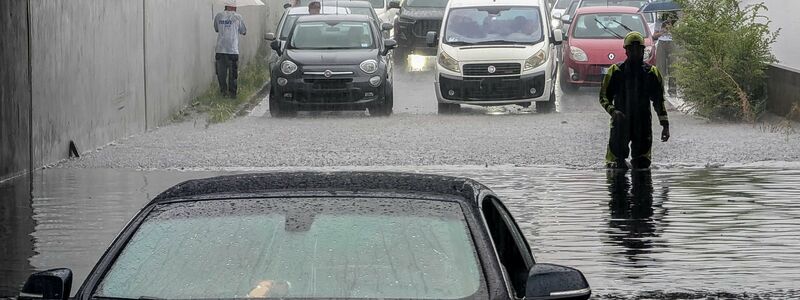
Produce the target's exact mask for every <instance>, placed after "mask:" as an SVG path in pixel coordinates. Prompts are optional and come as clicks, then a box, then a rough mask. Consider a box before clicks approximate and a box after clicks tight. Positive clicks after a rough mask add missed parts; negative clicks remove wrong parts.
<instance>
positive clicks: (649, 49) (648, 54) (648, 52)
mask: <svg viewBox="0 0 800 300" xmlns="http://www.w3.org/2000/svg"><path fill="white" fill-rule="evenodd" d="M652 56H653V47H652V46H647V47H645V48H644V60H645V61H647V60H650V58H651V57H652Z"/></svg>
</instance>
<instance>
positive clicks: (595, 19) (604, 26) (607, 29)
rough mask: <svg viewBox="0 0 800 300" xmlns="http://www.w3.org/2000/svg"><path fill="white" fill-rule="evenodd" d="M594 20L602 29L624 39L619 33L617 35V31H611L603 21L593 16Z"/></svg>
mask: <svg viewBox="0 0 800 300" xmlns="http://www.w3.org/2000/svg"><path fill="white" fill-rule="evenodd" d="M594 21H595V22H597V24H600V26H603V29H604V30H605V31H606V32H610V33H611V34H613V35H616V36H617V37H618V38H621V39H624V37H622V36H621V35H619V33H617V32H616V31H613V30H611V29H610V28H608V27H606V25H604V24H603V22H600V20H598V19H597V18H594Z"/></svg>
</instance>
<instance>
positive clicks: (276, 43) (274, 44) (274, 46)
mask: <svg viewBox="0 0 800 300" xmlns="http://www.w3.org/2000/svg"><path fill="white" fill-rule="evenodd" d="M281 46H282V45H281V41H280V40H273V41H272V42H270V43H269V47H270V48H272V50H275V52H277V53H278V55H282V54H283V53H281Z"/></svg>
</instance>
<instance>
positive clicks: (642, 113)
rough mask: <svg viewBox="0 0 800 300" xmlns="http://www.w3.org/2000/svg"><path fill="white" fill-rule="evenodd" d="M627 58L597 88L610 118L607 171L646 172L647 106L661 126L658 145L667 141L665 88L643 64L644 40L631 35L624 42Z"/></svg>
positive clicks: (650, 136)
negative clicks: (651, 106) (639, 170)
mask: <svg viewBox="0 0 800 300" xmlns="http://www.w3.org/2000/svg"><path fill="white" fill-rule="evenodd" d="M624 47H625V53H626V54H627V56H628V58H627V59H626V60H625V62H623V63H621V64H619V65H612V66H611V67H610V68H609V69H608V72H607V73H606V75H605V77H604V78H603V84H602V86H601V88H600V105H602V106H603V109H604V110H605V111H606V112H607V113H608V114H609V115H611V136H610V138H609V141H608V150H607V152H606V167H608V168H614V169H627V168H629V165H628V164H627V163H626V161H625V160H626V159H627V158H628V155H629V154H630V158H631V162H630V166H632V167H633V168H634V169H647V168H649V167H650V163H651V161H652V151H651V149H652V144H653V129H652V119H651V118H652V116H651V114H650V103H651V102H652V105H653V108H654V109H655V111H656V114H657V115H658V120H659V123H660V124H661V127H662V131H661V141H662V142H666V141H668V140H669V137H670V134H669V119H668V118H667V110H666V108H665V107H664V85H663V84H662V82H663V81H662V78H661V74H660V73H659V71H658V68H656V67H655V66H651V65H648V64H646V63H644V51H645V45H644V37H643V36H642V34H641V33H639V32H635V31H632V32H630V33H628V34H627V35H626V36H625V39H624Z"/></svg>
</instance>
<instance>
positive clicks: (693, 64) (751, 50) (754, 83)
mask: <svg viewBox="0 0 800 300" xmlns="http://www.w3.org/2000/svg"><path fill="white" fill-rule="evenodd" d="M678 1H679V2H680V3H681V4H682V6H683V15H682V16H681V17H680V19H679V20H678V22H677V23H676V26H675V28H674V29H673V37H674V39H675V41H676V42H677V43H678V45H679V47H680V48H681V51H679V52H678V53H677V55H678V57H677V59H675V60H674V62H675V63H674V65H673V67H674V69H675V77H676V79H677V80H678V85H679V86H680V88H681V91H682V92H683V94H684V96H685V100H686V102H687V103H688V104H689V105H691V106H693V108H694V109H695V111H696V112H697V113H698V114H700V115H702V116H705V117H708V118H711V119H714V120H736V121H740V120H744V121H749V122H752V121H754V120H756V119H757V118H758V117H759V116H760V115H761V114H762V113H763V112H764V110H765V107H766V105H765V101H766V98H767V89H766V81H765V79H766V76H765V73H764V71H765V70H766V68H767V67H768V65H769V64H771V63H773V62H775V61H776V60H775V57H774V56H773V55H772V53H771V52H770V46H771V45H772V44H773V43H774V42H775V40H776V39H777V37H778V34H779V32H777V31H776V32H770V30H769V19H767V18H766V17H764V16H761V15H760V14H759V13H760V12H761V11H763V10H766V9H767V7H766V6H765V5H764V4H763V3H759V4H755V5H750V6H745V7H741V6H740V4H739V1H738V0H678Z"/></svg>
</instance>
